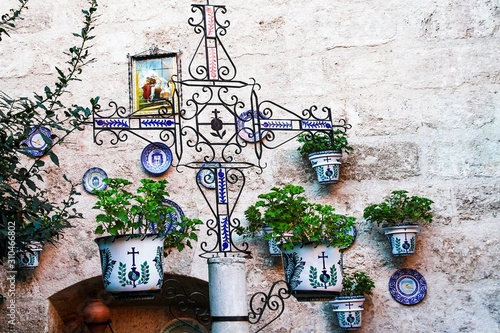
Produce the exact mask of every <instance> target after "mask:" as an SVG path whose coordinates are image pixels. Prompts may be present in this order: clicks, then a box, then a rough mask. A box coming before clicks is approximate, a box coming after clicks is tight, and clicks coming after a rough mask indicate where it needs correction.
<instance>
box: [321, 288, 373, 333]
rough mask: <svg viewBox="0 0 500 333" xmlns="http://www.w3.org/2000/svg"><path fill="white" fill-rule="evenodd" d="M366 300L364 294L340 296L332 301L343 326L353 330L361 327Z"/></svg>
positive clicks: (334, 310) (345, 328)
mask: <svg viewBox="0 0 500 333" xmlns="http://www.w3.org/2000/svg"><path fill="white" fill-rule="evenodd" d="M364 301H365V298H364V297H363V296H339V297H337V298H336V299H335V300H333V301H331V302H330V303H331V304H332V306H333V312H336V313H337V318H338V320H339V325H340V327H341V328H343V329H344V330H348V331H351V330H357V329H359V328H360V327H361V319H362V318H361V315H362V312H361V311H363V310H364V308H363V303H364Z"/></svg>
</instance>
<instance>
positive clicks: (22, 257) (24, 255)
mask: <svg viewBox="0 0 500 333" xmlns="http://www.w3.org/2000/svg"><path fill="white" fill-rule="evenodd" d="M41 252H42V245H41V244H40V243H39V242H33V243H30V244H27V245H26V250H24V251H18V252H17V253H16V258H17V267H18V268H19V269H35V268H37V267H38V264H39V262H40V253H41Z"/></svg>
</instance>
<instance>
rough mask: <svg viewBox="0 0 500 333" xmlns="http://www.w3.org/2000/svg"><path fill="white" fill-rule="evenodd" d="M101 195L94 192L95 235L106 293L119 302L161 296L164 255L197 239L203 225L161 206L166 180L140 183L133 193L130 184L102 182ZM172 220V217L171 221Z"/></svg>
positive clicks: (165, 192)
mask: <svg viewBox="0 0 500 333" xmlns="http://www.w3.org/2000/svg"><path fill="white" fill-rule="evenodd" d="M104 181H105V182H106V183H107V187H106V189H105V190H94V193H95V194H96V195H97V201H96V203H95V205H94V207H93V208H94V209H99V210H101V211H102V213H101V214H98V215H97V217H96V221H97V223H98V225H97V227H96V229H95V233H96V234H98V235H101V234H104V233H105V232H106V233H108V234H109V236H104V237H99V238H96V240H95V242H96V243H97V245H98V246H99V251H100V255H101V268H102V277H103V282H104V286H105V287H106V290H108V291H109V292H111V293H112V294H113V295H115V296H117V297H119V298H131V297H140V298H143V297H145V295H149V294H151V293H153V294H154V293H157V292H160V290H161V287H162V284H163V256H164V252H165V253H166V254H168V252H169V251H170V250H171V248H172V247H175V248H176V249H177V250H179V251H182V250H183V249H184V248H185V247H186V246H188V247H191V242H190V241H191V240H197V235H196V233H195V231H196V226H197V225H199V224H201V223H202V222H201V221H200V220H199V219H191V218H187V217H185V216H182V217H180V219H179V218H178V216H177V215H176V214H175V212H176V211H175V209H174V208H173V207H171V206H169V205H166V204H165V200H166V197H168V196H169V193H168V192H167V190H166V184H167V181H166V180H159V181H154V180H151V179H141V186H139V187H138V188H137V190H136V193H135V194H133V193H132V192H129V191H128V190H127V187H128V186H129V185H131V184H132V182H130V181H128V180H126V179H123V178H106V179H104ZM176 217H177V218H176Z"/></svg>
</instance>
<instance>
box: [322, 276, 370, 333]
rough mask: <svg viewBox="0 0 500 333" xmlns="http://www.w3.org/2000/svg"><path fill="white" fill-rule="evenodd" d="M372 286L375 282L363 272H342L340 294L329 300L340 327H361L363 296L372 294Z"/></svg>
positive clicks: (347, 328) (352, 328) (345, 328)
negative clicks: (342, 278)
mask: <svg viewBox="0 0 500 333" xmlns="http://www.w3.org/2000/svg"><path fill="white" fill-rule="evenodd" d="M373 288H375V283H374V282H373V280H372V279H371V278H370V277H369V276H368V275H367V274H366V273H365V272H354V273H352V274H349V273H346V272H344V280H343V282H342V291H341V293H340V296H338V297H336V298H335V300H333V301H331V302H330V303H331V304H332V307H333V312H335V313H336V314H337V318H338V320H339V325H340V327H341V328H342V329H344V330H357V329H359V328H361V323H362V321H361V320H362V311H363V310H364V302H365V297H366V296H368V295H371V294H372V289H373Z"/></svg>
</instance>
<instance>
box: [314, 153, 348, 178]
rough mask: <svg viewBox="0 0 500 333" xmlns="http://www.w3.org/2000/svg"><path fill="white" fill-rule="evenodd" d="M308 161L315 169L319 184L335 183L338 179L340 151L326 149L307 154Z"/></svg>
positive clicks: (340, 162) (340, 159) (340, 161)
mask: <svg viewBox="0 0 500 333" xmlns="http://www.w3.org/2000/svg"><path fill="white" fill-rule="evenodd" d="M309 161H310V162H311V165H312V167H313V168H314V170H315V171H316V176H317V177H318V182H319V183H320V184H335V183H338V181H339V175H340V165H341V164H342V152H339V151H334V150H327V151H321V152H316V153H312V154H309Z"/></svg>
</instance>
